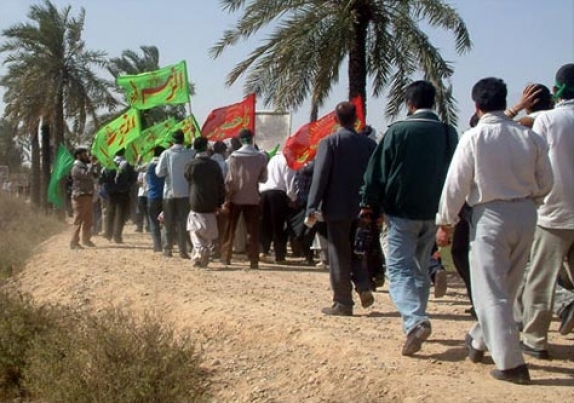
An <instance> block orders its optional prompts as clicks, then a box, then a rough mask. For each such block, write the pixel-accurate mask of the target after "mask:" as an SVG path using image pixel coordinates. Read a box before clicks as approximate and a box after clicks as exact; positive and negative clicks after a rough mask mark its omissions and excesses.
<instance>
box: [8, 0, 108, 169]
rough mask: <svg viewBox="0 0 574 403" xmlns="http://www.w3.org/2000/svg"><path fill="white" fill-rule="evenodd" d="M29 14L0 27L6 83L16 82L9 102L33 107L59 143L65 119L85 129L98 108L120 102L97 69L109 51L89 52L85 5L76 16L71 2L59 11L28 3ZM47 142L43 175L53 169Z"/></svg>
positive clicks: (51, 6) (46, 1)
mask: <svg viewBox="0 0 574 403" xmlns="http://www.w3.org/2000/svg"><path fill="white" fill-rule="evenodd" d="M28 18H29V21H28V22H25V23H19V24H15V25H13V26H12V27H10V28H8V29H5V30H3V31H2V36H3V37H4V38H5V41H4V43H3V44H2V45H1V46H0V53H4V55H5V59H4V64H5V65H6V66H7V74H6V76H5V77H4V79H3V84H4V85H6V83H7V82H8V83H12V84H13V86H12V88H13V91H14V92H12V93H11V94H10V95H9V98H10V102H11V103H16V104H18V103H20V104H21V105H15V106H14V108H15V109H18V110H22V109H23V108H25V106H24V105H27V104H33V105H34V113H35V116H33V117H31V119H33V120H34V121H35V124H36V125H37V124H38V123H39V122H40V120H42V122H43V128H44V130H43V132H44V133H47V135H49V133H50V131H51V133H52V134H51V137H52V138H53V144H56V145H57V144H60V143H63V142H64V139H65V133H66V129H67V127H66V123H67V122H70V123H71V127H72V129H71V131H72V132H74V133H81V132H83V130H84V127H85V124H86V120H87V118H88V116H89V117H91V118H92V119H93V120H94V121H96V122H97V120H98V109H99V108H102V107H104V108H108V109H113V108H115V106H116V104H117V101H116V99H115V98H114V97H113V95H112V93H111V91H110V89H111V88H110V85H109V83H107V82H106V81H105V80H103V79H102V78H100V77H98V76H97V74H96V72H95V71H94V68H103V67H105V66H106V58H105V53H104V52H102V51H91V50H87V49H86V46H85V43H84V41H83V40H82V31H83V29H84V22H85V11H84V9H81V10H80V12H79V14H78V15H77V16H75V17H74V16H72V15H71V7H70V6H68V7H65V8H63V9H62V10H58V9H57V8H56V6H55V5H54V4H52V3H51V2H50V1H49V0H44V1H43V2H42V3H40V4H36V5H32V6H31V7H30V10H29V12H28ZM14 85H17V87H14ZM9 88H10V87H9ZM14 88H17V90H16V89H14ZM30 123H31V122H27V124H30ZM43 144H44V149H43V150H42V153H43V155H46V156H47V157H46V158H43V159H44V164H43V165H45V166H43V167H42V169H43V170H44V171H45V172H44V176H45V175H46V172H49V171H50V158H49V156H50V152H49V150H47V149H46V148H45V147H46V145H47V144H48V143H47V142H43Z"/></svg>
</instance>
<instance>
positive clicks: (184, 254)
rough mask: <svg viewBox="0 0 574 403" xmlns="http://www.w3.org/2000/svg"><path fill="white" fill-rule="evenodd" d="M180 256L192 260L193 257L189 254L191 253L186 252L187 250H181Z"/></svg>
mask: <svg viewBox="0 0 574 403" xmlns="http://www.w3.org/2000/svg"><path fill="white" fill-rule="evenodd" d="M179 257H180V258H182V259H185V260H190V259H191V256H189V254H188V253H186V252H179Z"/></svg>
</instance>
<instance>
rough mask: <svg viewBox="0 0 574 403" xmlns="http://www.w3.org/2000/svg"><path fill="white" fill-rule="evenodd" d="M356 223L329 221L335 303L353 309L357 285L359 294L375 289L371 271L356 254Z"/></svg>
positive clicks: (328, 231) (351, 221)
mask: <svg viewBox="0 0 574 403" xmlns="http://www.w3.org/2000/svg"><path fill="white" fill-rule="evenodd" d="M356 228H357V221H356V220H340V221H327V237H328V253H329V275H330V279H331V288H332V289H333V301H334V302H336V303H339V304H341V305H345V306H353V295H352V291H353V285H352V283H355V289H356V290H357V292H363V291H368V290H370V289H371V284H370V280H369V273H368V271H367V268H366V267H365V266H364V265H362V264H361V261H360V259H359V257H358V256H357V255H356V254H354V253H353V243H354V238H355V231H356Z"/></svg>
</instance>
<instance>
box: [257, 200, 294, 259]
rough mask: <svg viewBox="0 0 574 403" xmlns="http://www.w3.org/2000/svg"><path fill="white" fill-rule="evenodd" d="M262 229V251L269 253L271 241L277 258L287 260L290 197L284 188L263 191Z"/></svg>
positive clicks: (260, 204)
mask: <svg viewBox="0 0 574 403" xmlns="http://www.w3.org/2000/svg"><path fill="white" fill-rule="evenodd" d="M259 206H260V209H261V230H260V237H259V242H260V243H261V251H262V252H263V253H269V249H270V248H271V242H273V249H274V250H275V260H285V256H286V255H287V230H286V228H285V226H286V224H287V217H288V215H289V198H288V197H287V194H286V193H285V192H284V191H282V190H267V191H265V192H263V193H261V202H260V203H259Z"/></svg>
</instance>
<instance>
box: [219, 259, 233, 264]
mask: <svg viewBox="0 0 574 403" xmlns="http://www.w3.org/2000/svg"><path fill="white" fill-rule="evenodd" d="M219 262H220V263H221V264H222V265H224V266H229V265H231V261H230V260H229V259H225V258H221V259H219Z"/></svg>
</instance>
